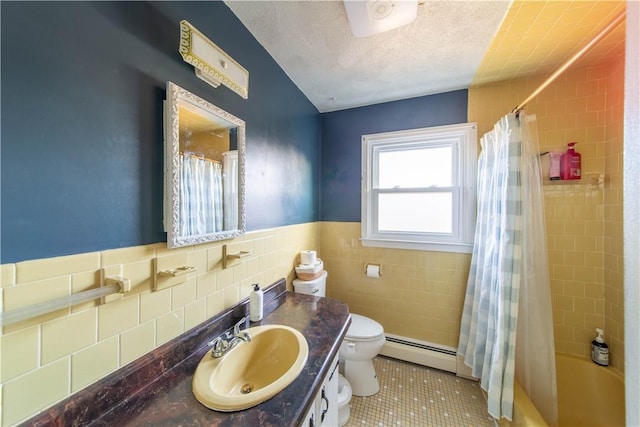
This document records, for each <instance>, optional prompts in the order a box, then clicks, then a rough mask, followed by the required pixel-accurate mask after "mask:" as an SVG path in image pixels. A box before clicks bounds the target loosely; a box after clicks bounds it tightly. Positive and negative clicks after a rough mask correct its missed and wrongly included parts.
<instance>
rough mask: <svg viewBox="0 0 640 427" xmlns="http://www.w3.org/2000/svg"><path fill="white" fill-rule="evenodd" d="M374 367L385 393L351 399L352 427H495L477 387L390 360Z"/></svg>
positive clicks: (449, 375)
mask: <svg viewBox="0 0 640 427" xmlns="http://www.w3.org/2000/svg"><path fill="white" fill-rule="evenodd" d="M374 365H375V368H376V373H377V374H378V381H380V392H378V393H377V394H375V395H373V396H369V397H356V396H354V397H353V398H352V399H351V417H350V418H349V422H348V423H347V425H346V427H356V426H357V427H362V426H377V427H390V426H416V427H418V426H419V427H427V426H455V427H462V426H474V427H477V426H487V427H493V426H494V422H493V418H491V417H490V416H489V415H488V414H487V409H486V403H485V399H484V397H483V396H482V392H481V390H480V386H479V385H478V383H477V382H475V381H470V380H466V379H464V378H458V377H456V376H455V374H452V373H450V372H445V371H440V370H438V369H432V368H427V367H424V366H421V365H415V364H413V363H408V362H403V361H400V360H397V359H391V358H387V357H384V356H378V357H376V358H375V359H374Z"/></svg>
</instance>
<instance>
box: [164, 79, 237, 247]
mask: <svg viewBox="0 0 640 427" xmlns="http://www.w3.org/2000/svg"><path fill="white" fill-rule="evenodd" d="M244 151H245V124H244V121H243V120H240V119H238V118H237V117H235V116H233V115H231V114H229V113H227V112H226V111H224V110H222V109H220V108H218V107H216V106H215V105H213V104H211V103H209V102H207V101H205V100H204V99H202V98H200V97H198V96H196V95H194V94H192V93H191V92H188V91H187V90H185V89H183V88H181V87H179V86H178V85H176V84H174V83H172V82H167V100H166V104H165V156H164V164H165V170H164V173H165V186H164V188H165V196H164V218H165V229H166V231H167V246H168V247H170V248H173V247H179V246H185V245H193V244H198V243H205V242H211V241H215V240H223V239H230V238H233V237H237V236H241V235H242V234H244V231H245V214H244V206H245V204H244Z"/></svg>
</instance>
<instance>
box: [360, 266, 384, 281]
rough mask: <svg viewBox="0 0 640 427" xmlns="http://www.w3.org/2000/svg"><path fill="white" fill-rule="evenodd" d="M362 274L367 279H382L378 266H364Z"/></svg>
mask: <svg viewBox="0 0 640 427" xmlns="http://www.w3.org/2000/svg"><path fill="white" fill-rule="evenodd" d="M364 274H365V275H366V276H367V277H373V278H375V279H378V278H380V277H382V267H381V266H380V264H366V265H365V266H364Z"/></svg>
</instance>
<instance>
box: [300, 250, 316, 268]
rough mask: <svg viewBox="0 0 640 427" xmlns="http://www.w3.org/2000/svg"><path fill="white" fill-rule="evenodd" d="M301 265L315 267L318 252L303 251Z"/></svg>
mask: <svg viewBox="0 0 640 427" xmlns="http://www.w3.org/2000/svg"><path fill="white" fill-rule="evenodd" d="M300 264H305V265H315V264H316V251H302V252H300Z"/></svg>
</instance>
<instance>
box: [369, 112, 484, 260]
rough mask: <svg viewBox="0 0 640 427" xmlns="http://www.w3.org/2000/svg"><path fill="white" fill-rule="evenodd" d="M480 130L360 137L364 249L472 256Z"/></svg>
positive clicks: (454, 127) (442, 129) (462, 127)
mask: <svg viewBox="0 0 640 427" xmlns="http://www.w3.org/2000/svg"><path fill="white" fill-rule="evenodd" d="M476 144H477V136H476V124H475V123H463V124H457V125H450V126H438V127H431V128H423V129H413V130H406V131H398V132H387V133H378V134H372V135H363V136H362V244H363V245H364V246H379V247H387V248H402V249H424V250H435V251H444V252H468V253H470V252H471V250H472V247H473V234H474V227H475V217H476V216H475V212H476V206H475V201H476V198H475V190H476V189H475V187H476V185H475V182H476V161H477V157H476Z"/></svg>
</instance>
